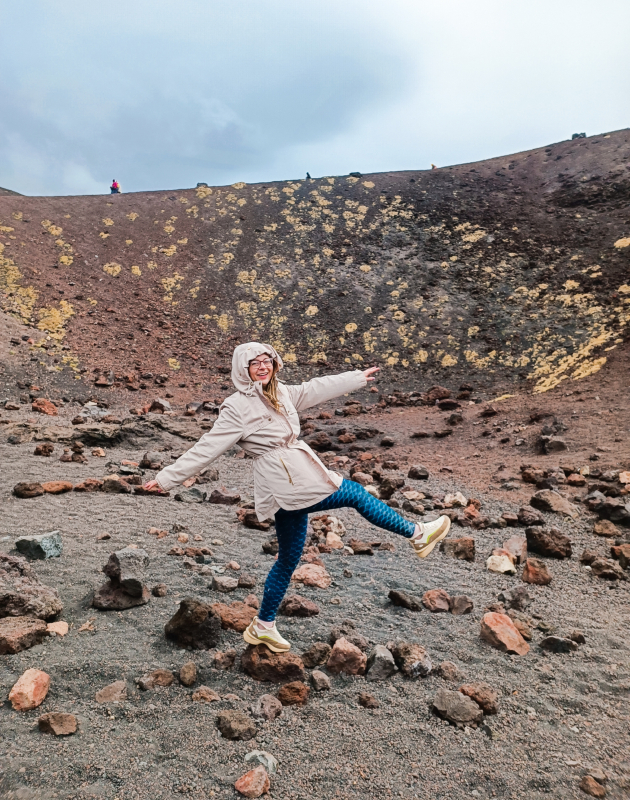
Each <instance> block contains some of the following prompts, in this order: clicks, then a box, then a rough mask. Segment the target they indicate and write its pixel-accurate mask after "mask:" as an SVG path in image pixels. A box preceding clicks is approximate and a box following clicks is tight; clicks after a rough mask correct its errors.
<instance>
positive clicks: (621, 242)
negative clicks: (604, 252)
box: [615, 236, 630, 250]
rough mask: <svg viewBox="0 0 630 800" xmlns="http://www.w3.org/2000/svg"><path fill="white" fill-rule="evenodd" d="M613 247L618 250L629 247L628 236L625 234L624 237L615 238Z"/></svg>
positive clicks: (629, 238) (629, 237)
mask: <svg viewBox="0 0 630 800" xmlns="http://www.w3.org/2000/svg"><path fill="white" fill-rule="evenodd" d="M615 247H616V248H617V249H619V250H621V248H622V247H630V236H626V237H625V238H624V239H617V241H616V242H615Z"/></svg>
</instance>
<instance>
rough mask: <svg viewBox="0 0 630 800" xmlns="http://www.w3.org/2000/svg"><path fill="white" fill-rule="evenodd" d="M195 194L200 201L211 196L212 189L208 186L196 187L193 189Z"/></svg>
mask: <svg viewBox="0 0 630 800" xmlns="http://www.w3.org/2000/svg"><path fill="white" fill-rule="evenodd" d="M195 194H196V195H197V197H198V198H199V199H200V200H203V199H204V198H205V197H209V196H210V195H211V194H212V189H211V188H210V187H209V186H198V187H197V188H196V189H195Z"/></svg>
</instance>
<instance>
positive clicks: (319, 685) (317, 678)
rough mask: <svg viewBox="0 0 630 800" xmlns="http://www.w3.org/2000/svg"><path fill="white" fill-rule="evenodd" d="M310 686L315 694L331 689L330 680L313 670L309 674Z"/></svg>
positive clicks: (323, 673) (320, 672) (318, 671)
mask: <svg viewBox="0 0 630 800" xmlns="http://www.w3.org/2000/svg"><path fill="white" fill-rule="evenodd" d="M311 686H312V687H313V689H315V691H316V692H325V691H328V690H329V689H330V688H331V684H330V678H329V677H328V675H326V673H325V672H322V671H321V670H319V669H314V670H313V672H312V673H311Z"/></svg>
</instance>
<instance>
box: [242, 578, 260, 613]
mask: <svg viewBox="0 0 630 800" xmlns="http://www.w3.org/2000/svg"><path fill="white" fill-rule="evenodd" d="M239 585H240V581H239ZM243 602H244V603H245V605H247V606H251V607H252V608H260V601H259V600H258V598H257V597H256V595H255V594H248V595H247V597H246V598H245V600H244V601H243Z"/></svg>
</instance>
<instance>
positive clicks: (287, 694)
mask: <svg viewBox="0 0 630 800" xmlns="http://www.w3.org/2000/svg"><path fill="white" fill-rule="evenodd" d="M308 696H309V688H308V686H307V685H306V684H305V683H303V682H302V681H291V682H290V683H285V684H284V686H283V687H282V688H281V689H280V691H279V692H278V700H279V701H280V702H281V703H282V705H283V706H303V705H305V704H306V702H307V700H308Z"/></svg>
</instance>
